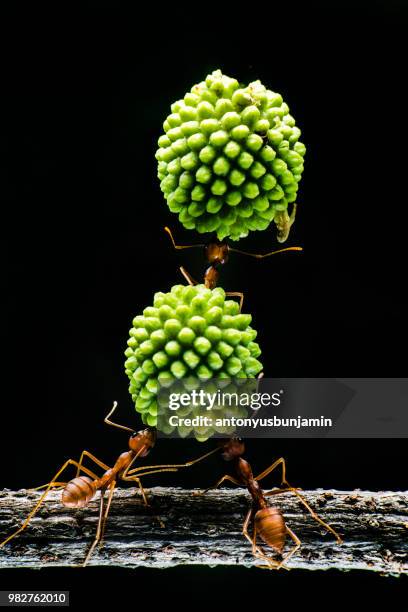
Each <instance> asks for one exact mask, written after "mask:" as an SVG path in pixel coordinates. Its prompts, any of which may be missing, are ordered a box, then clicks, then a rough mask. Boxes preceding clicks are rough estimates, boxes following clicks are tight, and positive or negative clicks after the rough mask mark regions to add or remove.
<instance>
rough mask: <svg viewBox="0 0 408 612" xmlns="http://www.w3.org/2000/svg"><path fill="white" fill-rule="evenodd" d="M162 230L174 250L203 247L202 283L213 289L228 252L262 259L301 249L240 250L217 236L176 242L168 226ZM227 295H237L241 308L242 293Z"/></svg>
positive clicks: (187, 274)
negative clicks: (183, 242) (201, 239)
mask: <svg viewBox="0 0 408 612" xmlns="http://www.w3.org/2000/svg"><path fill="white" fill-rule="evenodd" d="M164 230H165V231H166V232H167V233H168V235H169V236H170V239H171V242H172V244H173V247H174V248H175V249H176V250H183V249H200V248H201V249H204V253H205V258H206V260H207V263H208V264H209V267H208V268H207V270H206V272H205V274H204V285H205V286H206V287H208V288H209V289H214V287H216V286H217V282H218V277H219V272H218V268H219V267H220V266H222V265H224V264H226V263H227V262H228V258H229V254H230V253H238V254H240V255H247V256H248V257H255V258H256V259H264V258H265V257H270V256H271V255H277V254H278V253H286V252H287V251H303V248H302V247H298V246H294V247H285V248H284V249H278V250H277V251H270V252H269V253H248V252H247V251H241V250H240V249H235V248H233V247H231V246H230V245H229V244H228V243H227V242H226V241H225V240H222V241H220V240H218V239H217V238H215V239H213V240H211V241H210V242H208V243H207V244H204V243H201V244H184V245H180V244H176V242H175V240H174V238H173V234H172V233H171V230H170V228H168V227H165V228H164ZM180 270H181V273H182V274H183V276H184V278H185V279H186V280H187V282H188V283H189V284H190V285H197V284H198V283H197V281H195V280H194V279H193V278H192V276H190V274H189V273H188V272H187V271H186V270H185V269H184V268H180ZM226 295H227V296H231V297H234V296H235V297H239V298H240V309H241V308H242V304H243V301H244V294H243V293H241V292H238V291H233V292H231V291H229V292H226Z"/></svg>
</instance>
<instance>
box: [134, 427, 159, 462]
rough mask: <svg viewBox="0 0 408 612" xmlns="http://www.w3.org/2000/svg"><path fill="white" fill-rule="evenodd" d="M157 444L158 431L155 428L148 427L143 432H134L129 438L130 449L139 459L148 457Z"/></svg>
mask: <svg viewBox="0 0 408 612" xmlns="http://www.w3.org/2000/svg"><path fill="white" fill-rule="evenodd" d="M155 443H156V430H155V429H154V427H147V428H146V429H142V430H141V431H137V432H136V431H134V432H133V433H132V435H131V436H130V438H129V448H130V450H132V451H133V452H135V453H139V457H146V455H148V453H149V451H150V450H151V449H152V448H153V446H154V445H155Z"/></svg>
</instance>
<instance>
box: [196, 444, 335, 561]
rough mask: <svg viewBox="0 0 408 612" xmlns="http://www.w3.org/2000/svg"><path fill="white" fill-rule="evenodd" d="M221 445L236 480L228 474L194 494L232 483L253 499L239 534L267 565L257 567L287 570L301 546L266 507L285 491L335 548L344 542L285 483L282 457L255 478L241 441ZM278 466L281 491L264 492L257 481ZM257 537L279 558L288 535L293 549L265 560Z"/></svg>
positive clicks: (278, 513)
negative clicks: (332, 539)
mask: <svg viewBox="0 0 408 612" xmlns="http://www.w3.org/2000/svg"><path fill="white" fill-rule="evenodd" d="M220 444H221V450H222V455H221V456H222V458H223V459H224V460H225V461H231V463H232V464H233V467H234V469H235V474H236V477H235V478H234V477H232V476H230V475H229V474H225V475H224V476H222V478H220V479H219V480H218V481H217V482H216V483H215V485H213V486H212V487H209V488H208V489H205V490H204V491H198V492H195V493H194V494H195V495H204V494H205V493H206V492H207V491H209V490H210V489H217V488H218V487H219V486H220V485H221V484H222V483H223V482H224V481H226V480H228V481H230V482H232V483H233V484H235V485H237V486H244V487H246V488H247V489H248V491H249V493H250V495H251V497H252V507H251V508H250V509H249V511H248V513H247V515H246V517H245V520H244V523H243V526H242V534H243V535H244V536H245V537H246V539H247V540H248V541H249V542H250V544H251V545H252V554H253V555H254V556H255V557H257V558H259V559H262V560H264V561H266V563H267V565H266V566H265V565H258V566H257V567H261V568H263V569H276V570H279V569H280V568H284V569H289V568H288V567H286V565H285V564H286V563H287V562H288V561H289V559H290V558H291V557H292V556H293V555H294V554H295V552H296V551H297V550H298V549H299V547H300V546H301V541H300V540H299V538H298V537H297V536H296V535H295V534H294V533H293V531H292V530H291V529H289V527H288V526H287V525H286V523H285V519H284V517H283V514H282V512H281V511H280V509H279V508H277V507H270V506H268V503H267V500H266V498H267V497H269V496H272V495H279V494H281V493H286V492H288V491H290V492H292V493H294V494H295V495H296V496H297V497H298V499H299V501H300V502H301V503H302V504H303V505H304V506H305V508H306V509H307V510H308V511H309V512H310V514H311V516H312V517H313V518H314V520H315V521H317V522H318V523H319V524H320V525H322V527H324V528H325V529H326V530H327V531H329V532H330V533H332V534H333V535H334V537H335V538H336V540H337V542H338V544H342V543H343V540H342V539H341V537H340V536H339V534H338V533H337V532H336V531H335V530H334V529H333V528H332V527H330V525H328V524H327V523H325V522H324V521H323V520H322V519H321V518H320V517H319V516H318V515H317V514H316V512H315V511H314V510H313V509H312V508H311V507H310V506H309V504H308V503H307V501H306V500H305V499H304V497H303V496H302V495H301V494H300V493H299V490H298V489H296V488H294V487H292V486H291V485H290V484H289V483H288V481H287V480H286V463H285V459H284V458H283V457H281V458H280V459H277V460H276V461H274V462H273V463H272V465H270V466H269V467H268V468H266V469H265V470H264V471H263V472H261V474H259V475H258V476H255V477H254V475H253V472H252V468H251V466H250V464H249V463H248V461H246V460H245V459H243V458H242V455H243V454H244V452H245V445H244V442H243V440H241V438H231V439H229V440H227V441H225V442H224V441H222V442H220ZM279 466H282V483H281V484H282V487H284V488H278V489H272V490H271V491H267V492H264V491H263V490H262V489H261V487H260V486H259V481H260V480H263V479H264V478H265V477H266V476H268V474H270V473H271V472H273V470H275V469H276V468H277V467H279ZM251 520H252V524H253V532H252V536H251V535H250V534H249V530H248V528H249V525H250V523H251ZM258 534H259V536H260V537H261V539H262V540H263V542H264V543H265V544H267V545H268V546H270V547H271V548H272V549H274V550H275V552H277V553H278V554H279V555H281V556H282V552H283V548H284V545H285V541H286V536H287V535H289V537H290V538H291V539H292V540H293V542H294V546H293V547H292V549H291V550H289V552H288V553H287V554H286V555H285V556H284V557H282V560H281V561H277V560H276V559H273V558H272V557H270V556H268V555H267V554H266V552H265V551H264V549H263V548H262V547H261V546H260V545H259V544H257V536H258Z"/></svg>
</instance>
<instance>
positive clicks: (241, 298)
mask: <svg viewBox="0 0 408 612" xmlns="http://www.w3.org/2000/svg"><path fill="white" fill-rule="evenodd" d="M225 295H226V296H227V297H239V312H241V310H242V304H243V303H244V294H243V293H241V292H240V291H226V292H225Z"/></svg>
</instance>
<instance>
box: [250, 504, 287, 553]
mask: <svg viewBox="0 0 408 612" xmlns="http://www.w3.org/2000/svg"><path fill="white" fill-rule="evenodd" d="M255 526H256V531H257V533H259V535H260V536H261V538H262V539H263V541H264V542H265V544H268V546H271V548H274V549H275V550H277V551H278V552H279V553H281V552H282V550H283V547H284V545H285V540H286V525H285V519H284V518H283V515H282V512H281V511H280V510H279V508H262V509H261V510H258V512H257V513H256V514H255Z"/></svg>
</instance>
